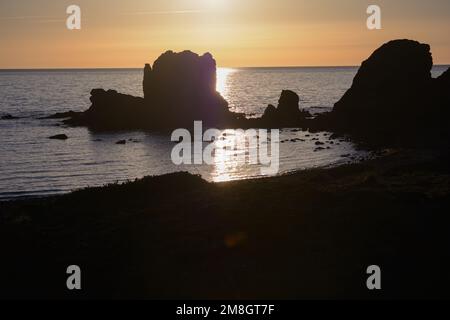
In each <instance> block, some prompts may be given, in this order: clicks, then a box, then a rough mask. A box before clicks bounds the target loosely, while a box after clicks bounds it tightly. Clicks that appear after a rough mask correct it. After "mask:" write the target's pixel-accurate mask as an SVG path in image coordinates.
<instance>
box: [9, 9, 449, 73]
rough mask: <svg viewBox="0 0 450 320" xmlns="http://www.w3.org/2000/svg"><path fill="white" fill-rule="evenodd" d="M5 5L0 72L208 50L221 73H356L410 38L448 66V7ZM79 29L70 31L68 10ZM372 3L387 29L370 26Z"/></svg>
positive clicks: (133, 63) (127, 63)
mask: <svg viewBox="0 0 450 320" xmlns="http://www.w3.org/2000/svg"><path fill="white" fill-rule="evenodd" d="M5 2H6V1H2V2H1V3H0V43H1V47H0V68H58V67H66V68H77V67H142V66H143V65H144V63H145V62H150V63H152V62H153V61H154V60H155V59H156V58H157V57H158V56H159V55H160V54H161V53H162V52H164V51H166V50H168V49H171V50H174V51H180V50H184V49H190V50H192V51H195V52H198V53H204V52H206V51H209V52H211V53H212V54H213V55H214V57H215V58H216V60H217V62H218V64H219V66H223V67H241V66H315V65H317V66H319V65H328V66H330V65H359V64H360V62H361V61H362V60H363V59H365V58H367V57H368V56H369V55H370V53H371V52H372V51H373V50H374V49H376V48H377V47H378V46H380V45H381V44H382V43H383V42H386V41H388V40H391V39H396V38H411V39H416V40H419V41H421V42H426V43H429V44H430V45H431V46H432V52H433V57H434V60H435V63H436V64H448V63H450V37H448V35H449V34H450V1H448V0H428V1H426V2H425V1H420V0H395V1H393V0H390V1H387V0H376V1H364V0H340V1H335V0H278V1H273V0H270V1H268V0H151V1H148V0H128V1H122V0H77V1H75V0H70V1H65V0H63V1H61V0H58V1H56V0H55V1H50V0H15V1H8V3H5ZM71 4H77V5H79V6H80V7H81V10H82V29H81V30H77V31H69V30H68V29H67V28H66V24H65V23H66V22H65V21H66V18H67V14H66V7H67V6H69V5H71ZM369 4H378V5H379V6H380V7H381V8H382V27H383V29H382V30H375V31H370V30H368V29H367V27H366V19H367V16H368V15H367V14H366V9H367V6H368V5H369Z"/></svg>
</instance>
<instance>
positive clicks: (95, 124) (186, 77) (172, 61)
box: [65, 51, 243, 130]
mask: <svg viewBox="0 0 450 320" xmlns="http://www.w3.org/2000/svg"><path fill="white" fill-rule="evenodd" d="M143 91H144V98H140V97H133V96H130V95H124V94H120V93H118V92H117V91H115V90H108V91H105V90H103V89H94V90H92V91H91V102H92V106H91V107H90V108H89V110H87V111H86V112H82V113H78V114H75V115H72V117H71V118H70V119H68V120H66V121H65V123H67V124H70V125H85V126H88V127H90V128H92V129H99V130H115V129H173V128H190V127H192V126H193V122H194V121H195V120H202V121H203V123H204V125H205V126H217V127H221V126H226V125H230V126H233V125H234V124H235V123H236V122H238V121H239V118H243V116H242V115H240V114H236V113H232V112H230V111H229V109H228V103H227V102H226V101H225V99H224V98H223V97H222V96H221V95H220V94H219V93H218V92H217V91H216V62H215V60H214V59H213V57H212V56H211V54H209V53H206V54H204V55H203V56H199V55H198V54H195V53H193V52H191V51H183V52H181V53H174V52H172V51H167V52H166V53H164V54H162V55H161V56H160V57H159V58H158V59H157V60H156V61H155V62H154V64H153V68H152V67H151V66H150V65H149V64H146V65H145V68H144V80H143Z"/></svg>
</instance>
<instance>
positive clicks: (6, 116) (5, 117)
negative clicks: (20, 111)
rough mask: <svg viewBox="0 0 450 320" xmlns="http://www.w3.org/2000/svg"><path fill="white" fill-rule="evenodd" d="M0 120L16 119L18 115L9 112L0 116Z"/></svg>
mask: <svg viewBox="0 0 450 320" xmlns="http://www.w3.org/2000/svg"><path fill="white" fill-rule="evenodd" d="M0 119H1V120H16V119H19V118H18V117H14V116H13V115H10V114H5V115H4V116H1V117H0Z"/></svg>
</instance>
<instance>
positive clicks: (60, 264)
mask: <svg viewBox="0 0 450 320" xmlns="http://www.w3.org/2000/svg"><path fill="white" fill-rule="evenodd" d="M448 161H449V158H448V156H446V157H442V158H439V157H433V156H432V155H428V154H427V152H426V151H422V150H421V151H419V152H411V153H409V152H400V153H392V152H391V153H390V154H388V155H386V156H385V157H382V158H379V159H375V160H371V161H368V162H365V163H360V164H354V165H348V166H343V167H339V168H333V169H327V170H324V169H318V170H310V171H306V172H298V173H295V174H290V175H287V176H281V177H274V178H268V179H256V180H248V181H238V182H230V183H221V184H214V183H208V182H206V181H204V180H202V179H201V178H199V177H197V176H192V175H189V174H184V173H177V174H171V175H166V176H161V177H149V178H145V179H142V180H138V181H136V182H133V183H128V184H125V185H110V186H106V187H103V188H90V189H86V190H82V191H78V192H74V193H71V194H68V195H64V196H59V197H51V198H45V199H37V200H29V201H19V202H11V203H0V252H1V255H2V262H1V263H0V283H1V285H0V297H3V298H5V297H8V298H12V297H21V298H26V297H28V298H30V297H32V298H33V297H34V298H39V299H43V298H49V297H51V298H66V299H76V298H138V299H152V298H153V299H164V298H165V299H301V298H303V299H313V298H340V299H345V298H349V299H350V298H374V299H379V298H386V299H388V298H450V291H449V290H448V287H449V286H450V276H449V272H448V270H449V269H450V251H449V250H448V246H449V243H450V233H449V232H448V226H449V224H450V215H449V214H448V213H449V209H450V171H449V167H448ZM73 264H77V265H79V266H80V267H81V270H82V290H81V291H78V292H73V291H69V290H67V289H66V279H67V275H66V269H67V266H69V265H73ZM373 264H377V265H379V266H380V267H381V272H382V276H381V279H382V290H381V291H379V292H372V291H369V290H367V287H366V280H367V277H368V275H367V274H366V269H367V267H368V266H370V265H373ZM30 266H32V268H31V270H30ZM212 284H213V285H212Z"/></svg>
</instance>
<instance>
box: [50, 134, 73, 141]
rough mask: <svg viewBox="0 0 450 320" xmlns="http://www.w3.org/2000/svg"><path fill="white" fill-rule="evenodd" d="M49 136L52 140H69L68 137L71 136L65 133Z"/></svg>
mask: <svg viewBox="0 0 450 320" xmlns="http://www.w3.org/2000/svg"><path fill="white" fill-rule="evenodd" d="M48 138H49V139H52V140H67V139H69V137H68V136H67V135H65V134H57V135H54V136H51V137H48Z"/></svg>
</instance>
